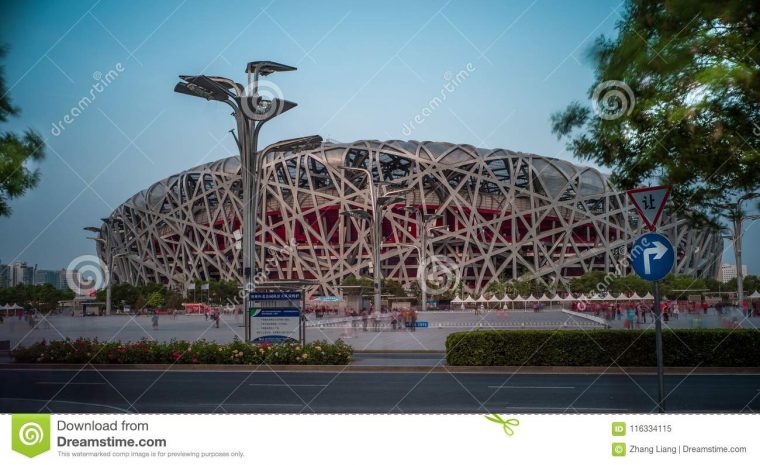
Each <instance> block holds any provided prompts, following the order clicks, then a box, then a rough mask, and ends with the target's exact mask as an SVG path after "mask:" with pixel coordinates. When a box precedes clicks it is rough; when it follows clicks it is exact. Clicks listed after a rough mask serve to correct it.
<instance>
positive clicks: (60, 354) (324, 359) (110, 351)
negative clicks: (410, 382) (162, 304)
mask: <svg viewBox="0 0 760 465" xmlns="http://www.w3.org/2000/svg"><path fill="white" fill-rule="evenodd" d="M352 353H353V349H352V348H351V346H349V345H348V344H346V343H344V342H343V341H340V340H338V341H337V342H335V343H328V342H326V341H316V342H311V343H309V344H306V345H301V344H298V343H278V344H267V343H264V344H246V343H244V342H242V341H240V340H239V339H235V340H234V341H233V342H231V343H229V344H219V343H216V342H210V341H205V340H199V341H195V342H188V341H178V340H171V341H169V342H157V341H150V340H147V339H143V340H140V341H137V342H100V341H98V340H97V339H83V338H80V339H75V340H71V339H65V340H58V341H50V342H47V341H42V342H38V343H35V344H32V345H30V346H27V347H21V348H18V349H15V350H13V351H12V352H11V354H12V355H13V357H14V358H15V360H16V362H22V363H93V364H128V363H214V364H235V365H259V364H262V363H266V364H270V365H286V364H297V365H345V364H347V363H348V362H349V361H350V360H351V355H352Z"/></svg>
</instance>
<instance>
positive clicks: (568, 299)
mask: <svg viewBox="0 0 760 465" xmlns="http://www.w3.org/2000/svg"><path fill="white" fill-rule="evenodd" d="M575 300H576V299H575V297H573V294H570V293H568V294H567V295H566V296H565V297H563V298H562V301H563V302H574V301H575Z"/></svg>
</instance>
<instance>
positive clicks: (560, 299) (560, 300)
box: [552, 294, 564, 302]
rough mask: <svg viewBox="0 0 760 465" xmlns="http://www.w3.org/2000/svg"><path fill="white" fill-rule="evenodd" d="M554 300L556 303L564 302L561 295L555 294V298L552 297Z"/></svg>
mask: <svg viewBox="0 0 760 465" xmlns="http://www.w3.org/2000/svg"><path fill="white" fill-rule="evenodd" d="M552 300H553V301H555V302H562V300H564V299H562V297H560V295H559V294H554V297H552Z"/></svg>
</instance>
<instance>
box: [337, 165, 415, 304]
mask: <svg viewBox="0 0 760 465" xmlns="http://www.w3.org/2000/svg"><path fill="white" fill-rule="evenodd" d="M338 168H339V169H341V170H343V171H355V172H359V173H361V174H363V175H364V176H365V177H366V178H367V187H368V190H369V198H370V208H371V211H372V216H370V215H369V213H367V212H365V211H363V210H349V211H346V212H342V214H343V215H346V216H351V217H354V218H360V219H363V220H365V221H368V222H370V223H371V225H372V274H373V278H374V279H373V281H374V284H373V286H372V287H373V289H372V290H373V294H374V307H375V311H377V312H380V303H381V298H382V297H381V295H380V288H381V286H382V282H383V272H382V269H381V268H380V252H381V250H380V248H381V247H382V243H381V242H382V238H381V237H380V235H381V234H382V225H383V207H385V206H387V205H390V204H392V203H397V202H404V201H405V198H404V197H400V195H401V194H405V193H406V192H409V191H411V190H412V188H410V187H405V186H403V185H401V184H397V183H392V182H387V181H378V182H375V180H374V179H373V178H372V173H371V172H370V171H369V170H368V169H366V168H359V167H355V166H339V167H338ZM380 186H386V188H388V187H395V188H396V190H388V191H386V192H385V194H384V195H380V191H379V188H380Z"/></svg>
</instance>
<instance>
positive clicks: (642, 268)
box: [630, 232, 676, 281]
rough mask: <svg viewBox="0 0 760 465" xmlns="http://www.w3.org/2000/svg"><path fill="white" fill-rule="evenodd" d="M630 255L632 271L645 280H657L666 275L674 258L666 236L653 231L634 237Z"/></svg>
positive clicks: (671, 266)
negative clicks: (634, 240)
mask: <svg viewBox="0 0 760 465" xmlns="http://www.w3.org/2000/svg"><path fill="white" fill-rule="evenodd" d="M630 256H631V266H632V267H633V271H635V272H636V274H637V275H639V276H641V277H642V278H643V279H646V280H647V281H659V280H661V279H662V278H664V277H665V276H667V275H668V273H670V270H671V269H673V263H675V259H676V257H675V251H674V250H673V244H671V243H670V241H669V240H668V238H667V237H665V236H663V235H662V234H658V233H653V232H652V233H647V234H644V235H643V236H641V237H639V238H638V239H636V242H634V243H633V248H631V253H630Z"/></svg>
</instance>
